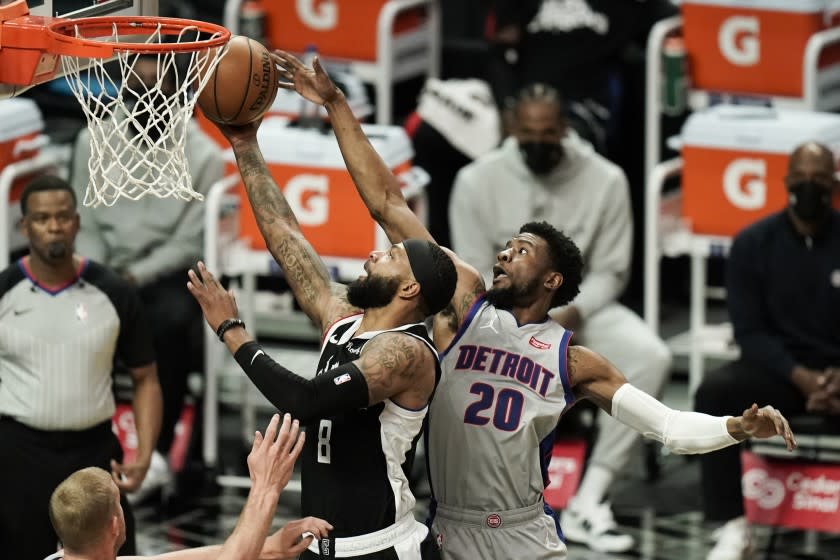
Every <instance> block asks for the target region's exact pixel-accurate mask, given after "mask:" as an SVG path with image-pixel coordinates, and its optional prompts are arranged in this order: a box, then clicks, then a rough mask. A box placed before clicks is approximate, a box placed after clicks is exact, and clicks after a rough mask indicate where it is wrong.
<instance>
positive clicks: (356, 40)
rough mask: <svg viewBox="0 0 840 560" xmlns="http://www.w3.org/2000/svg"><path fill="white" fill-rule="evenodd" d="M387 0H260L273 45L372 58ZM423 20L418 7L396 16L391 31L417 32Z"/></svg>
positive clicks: (405, 33)
mask: <svg viewBox="0 0 840 560" xmlns="http://www.w3.org/2000/svg"><path fill="white" fill-rule="evenodd" d="M387 3H388V0H295V1H292V0H282V1H278V0H263V2H262V5H263V8H264V9H265V15H266V35H267V38H268V42H269V44H270V45H271V46H272V47H273V48H279V49H284V50H288V51H292V52H303V51H304V50H305V49H306V48H307V47H309V46H310V45H312V46H314V47H315V48H317V50H318V52H319V54H321V55H322V56H324V57H332V58H346V59H350V60H364V61H369V62H372V61H374V60H376V59H377V56H376V37H377V21H378V19H379V14H380V12H382V9H383V7H384V6H385V4H387ZM424 22H425V15H424V13H423V11H422V9H421V10H409V11H406V12H405V13H403V14H400V15H399V16H397V19H396V22H395V24H394V27H395V29H393V30H392V33H393V34H396V35H399V36H406V38H407V37H408V36H410V35H412V34H414V33H416V32H417V31H418V30H420V28H421V27H422V25H423V24H424Z"/></svg>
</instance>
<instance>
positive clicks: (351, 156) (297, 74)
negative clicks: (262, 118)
mask: <svg viewBox="0 0 840 560" xmlns="http://www.w3.org/2000/svg"><path fill="white" fill-rule="evenodd" d="M273 58H274V62H275V63H276V64H277V65H278V66H279V69H278V70H279V73H280V79H281V81H280V84H279V85H280V87H282V88H285V89H294V90H295V91H297V92H298V93H299V94H300V95H301V96H303V97H304V98H306V99H308V100H309V101H311V102H313V103H317V104H319V105H323V106H324V107H326V109H327V113H329V115H330V121H331V122H332V126H333V130H334V132H335V137H336V138H337V139H338V146H339V148H340V149H341V155H342V156H343V157H344V162H345V164H346V165H347V170H348V171H350V175H351V177H352V178H353V183H354V184H355V185H356V189H357V190H358V191H359V194H360V195H361V197H362V200H364V202H365V206H367V208H368V211H369V212H370V214H371V216H372V217H373V218H374V219H375V220H376V222H377V223H378V224H379V225H380V226H382V229H383V230H385V234H386V235H387V236H388V239H389V240H390V241H391V243H399V242H401V241H403V240H404V239H408V238H416V239H428V240H430V241H433V239H432V235H431V234H430V233H429V231H428V230H427V229H426V227H425V226H424V225H423V223H422V222H421V221H420V220H419V219H418V218H417V216H416V215H415V214H414V212H413V211H412V210H411V208H409V207H408V204H407V203H406V201H405V198H404V197H403V194H402V190H401V188H400V183H399V180H398V179H397V178H396V177H395V176H394V174H393V173H392V172H391V169H390V168H389V167H388V166H387V165H386V164H385V162H384V161H382V158H381V157H380V156H379V154H378V153H376V150H374V149H373V146H372V145H371V143H370V141H369V140H368V138H367V136H365V133H364V131H363V130H362V127H361V126H360V125H359V121H358V119H356V117H355V115H353V111H352V110H351V109H350V106H349V105H348V104H347V100H346V99H345V98H344V94H343V93H342V92H341V90H340V89H339V88H338V87H337V86H336V85H335V84H334V83H333V81H332V80H331V79H330V77H329V76H328V75H327V73H326V72H325V71H324V68H323V67H322V66H321V64H320V62H318V60H317V59H316V60H315V62H314V64H313V68H308V67H307V66H305V65H304V64H303V63H302V62H301V61H300V60H298V59H297V58H295V57H294V56H293V55H291V54H289V53H287V52H283V51H274V55H273Z"/></svg>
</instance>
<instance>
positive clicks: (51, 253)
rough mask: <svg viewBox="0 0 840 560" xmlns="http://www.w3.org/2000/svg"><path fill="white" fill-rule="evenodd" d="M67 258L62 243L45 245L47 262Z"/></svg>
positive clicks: (53, 242)
mask: <svg viewBox="0 0 840 560" xmlns="http://www.w3.org/2000/svg"><path fill="white" fill-rule="evenodd" d="M66 256H67V244H66V243H64V242H63V241H51V242H50V243H47V257H49V260H59V259H63V258H64V257H66Z"/></svg>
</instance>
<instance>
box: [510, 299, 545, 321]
mask: <svg viewBox="0 0 840 560" xmlns="http://www.w3.org/2000/svg"><path fill="white" fill-rule="evenodd" d="M509 311H510V312H511V313H512V314H513V316H514V317H515V318H516V323H517V324H519V325H527V324H528V323H542V322H543V321H545V320H546V318H547V317H548V307H547V306H545V305H543V304H542V302H535V303H533V304H531V305H529V306H526V307H513V308H511V309H510V310H509Z"/></svg>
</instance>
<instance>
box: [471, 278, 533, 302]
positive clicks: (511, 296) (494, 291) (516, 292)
mask: <svg viewBox="0 0 840 560" xmlns="http://www.w3.org/2000/svg"><path fill="white" fill-rule="evenodd" d="M537 282H538V280H537V279H536V278H535V279H532V280H531V281H529V282H526V283H525V285H513V284H511V285H510V286H508V287H507V288H490V289H489V290H487V293H486V294H485V296H484V297H485V299H486V300H487V301H488V302H489V303H491V304H492V305H494V306H495V307H498V308H499V309H513V308H514V307H525V306H526V305H528V304H529V303H531V301H532V300H533V299H534V292H535V291H536V288H537Z"/></svg>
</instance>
